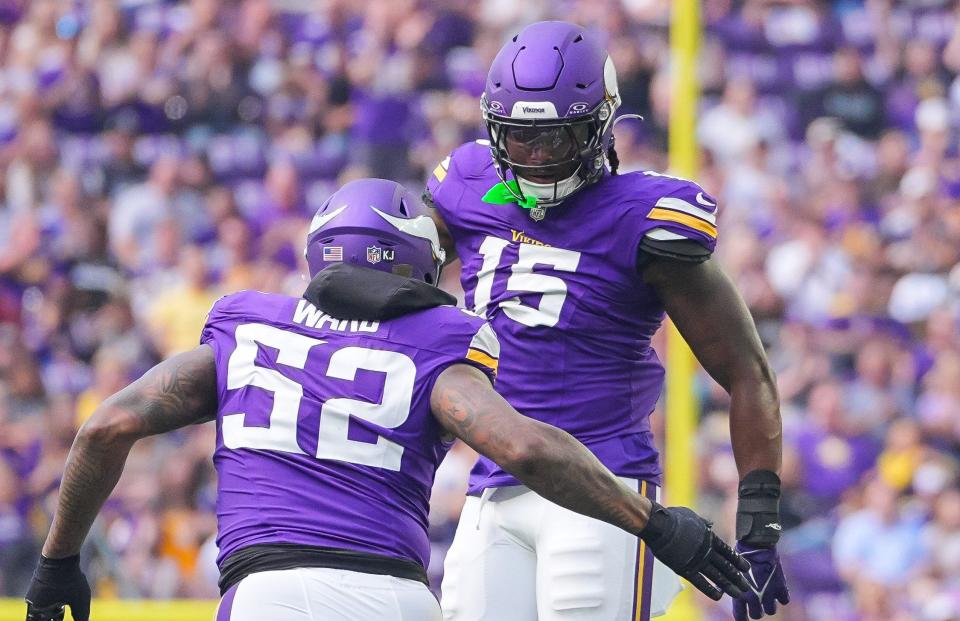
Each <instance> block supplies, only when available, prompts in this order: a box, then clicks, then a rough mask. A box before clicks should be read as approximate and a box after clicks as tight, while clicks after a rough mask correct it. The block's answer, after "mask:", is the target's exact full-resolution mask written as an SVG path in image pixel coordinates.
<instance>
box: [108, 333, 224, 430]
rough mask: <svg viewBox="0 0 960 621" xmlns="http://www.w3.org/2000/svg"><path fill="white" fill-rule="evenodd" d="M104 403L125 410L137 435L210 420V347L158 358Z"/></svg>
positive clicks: (213, 383) (213, 406)
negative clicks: (145, 371)
mask: <svg viewBox="0 0 960 621" xmlns="http://www.w3.org/2000/svg"><path fill="white" fill-rule="evenodd" d="M106 404H109V406H110V407H114V408H118V409H119V410H121V411H123V412H126V413H128V414H129V416H130V423H131V426H132V430H133V432H134V433H135V434H136V435H137V436H138V437H144V436H150V435H156V434H158V433H164V432H167V431H172V430H174V429H179V428H180V427H185V426H187V425H192V424H194V423H201V422H206V421H209V420H213V419H214V418H216V416H217V366H216V361H215V359H214V355H213V349H211V348H210V346H208V345H201V346H200V347H197V348H196V349H194V350H193V351H189V352H186V353H183V354H179V355H177V356H174V357H172V358H170V359H169V360H166V361H164V362H161V363H160V364H158V365H157V366H155V367H154V368H152V369H150V370H149V371H147V373H146V374H145V375H144V376H143V377H141V378H140V379H139V380H137V381H136V382H134V383H132V384H130V385H129V386H127V387H126V388H124V389H123V390H121V391H120V392H118V393H117V394H116V395H114V396H113V397H111V398H110V399H108V400H107V402H106Z"/></svg>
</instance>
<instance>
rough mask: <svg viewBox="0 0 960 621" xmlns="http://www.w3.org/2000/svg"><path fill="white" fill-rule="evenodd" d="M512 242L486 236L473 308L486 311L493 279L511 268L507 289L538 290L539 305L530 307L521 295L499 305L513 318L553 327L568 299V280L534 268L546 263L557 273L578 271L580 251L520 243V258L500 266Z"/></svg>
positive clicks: (481, 246) (527, 324)
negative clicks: (510, 263) (565, 280)
mask: <svg viewBox="0 0 960 621" xmlns="http://www.w3.org/2000/svg"><path fill="white" fill-rule="evenodd" d="M509 245H510V242H508V241H507V240H505V239H500V238H499V237H487V238H486V239H484V240H483V243H482V244H481V245H480V254H481V255H482V256H483V263H482V264H481V266H480V270H479V271H478V272H477V286H476V289H475V290H474V294H473V310H474V312H475V313H477V314H478V315H480V316H483V317H487V318H488V319H489V318H490V316H489V315H488V313H487V310H488V307H489V306H490V301H491V296H492V294H493V281H494V278H495V277H496V275H497V271H498V270H500V269H501V268H502V269H504V270H505V269H507V268H509V270H510V276H509V277H508V278H507V283H506V288H507V292H508V295H509V293H510V292H516V293H517V294H523V293H539V294H541V298H540V302H539V304H537V306H529V305H527V304H524V303H523V302H521V301H520V298H519V295H518V296H514V297H510V298H507V299H504V300H502V301H501V302H500V303H499V307H500V308H501V309H502V310H503V312H504V314H506V316H507V317H509V318H510V319H512V320H514V321H516V322H518V323H522V324H523V325H525V326H530V327H536V326H545V327H548V328H550V327H553V326H555V325H557V322H558V321H560V312H561V311H562V310H563V304H564V302H565V301H566V299H567V283H565V282H564V281H563V279H562V278H560V277H558V276H551V275H549V274H544V273H542V272H535V271H533V268H534V266H537V265H545V266H548V267H550V268H552V269H554V270H556V271H558V272H570V273H572V272H575V271H576V270H577V266H578V265H579V264H580V253H579V252H576V251H573V250H564V249H563V248H553V247H551V246H536V245H533V244H523V243H522V244H520V246H519V250H518V253H517V261H516V263H514V264H513V265H504V266H501V265H500V262H501V260H502V258H503V251H504V249H505V248H506V247H507V246H509Z"/></svg>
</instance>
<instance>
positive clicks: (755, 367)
mask: <svg viewBox="0 0 960 621" xmlns="http://www.w3.org/2000/svg"><path fill="white" fill-rule="evenodd" d="M730 375H731V377H730V382H729V383H730V387H729V390H730V391H731V392H732V391H733V390H737V389H741V390H749V391H752V392H757V393H761V394H764V395H765V396H766V397H767V398H768V399H772V400H774V401H776V402H777V405H778V406H779V401H780V395H779V392H778V390H777V376H776V374H775V373H774V372H773V369H772V368H771V367H770V363H769V362H768V361H767V357H766V355H765V354H764V353H763V351H757V352H753V353H751V354H749V355H746V356H741V357H739V359H738V361H737V364H734V365H731V367H730Z"/></svg>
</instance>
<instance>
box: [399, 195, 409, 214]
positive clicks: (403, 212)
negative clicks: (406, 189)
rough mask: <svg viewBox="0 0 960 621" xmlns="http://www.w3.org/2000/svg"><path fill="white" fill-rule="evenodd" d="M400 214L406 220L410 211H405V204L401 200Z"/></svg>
mask: <svg viewBox="0 0 960 621" xmlns="http://www.w3.org/2000/svg"><path fill="white" fill-rule="evenodd" d="M400 213H402V214H403V215H404V216H406V217H407V218H409V217H410V211H409V210H408V209H407V202H406V201H405V200H403V199H402V198H401V199H400Z"/></svg>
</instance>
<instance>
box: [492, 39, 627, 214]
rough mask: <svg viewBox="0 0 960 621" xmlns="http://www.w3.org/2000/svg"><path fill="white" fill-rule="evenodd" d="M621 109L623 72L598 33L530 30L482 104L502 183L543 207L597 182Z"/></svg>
mask: <svg viewBox="0 0 960 621" xmlns="http://www.w3.org/2000/svg"><path fill="white" fill-rule="evenodd" d="M619 106H620V91H619V89H618V87H617V72H616V70H615V69H614V67H613V61H612V60H611V59H610V56H609V55H608V54H607V51H606V49H605V48H604V46H603V44H602V42H601V41H600V38H599V36H598V35H597V34H596V33H594V32H591V31H588V30H586V29H584V28H581V27H580V26H577V25H575V24H569V23H567V22H538V23H536V24H531V25H530V26H527V27H526V28H524V29H523V30H522V31H521V32H520V34H518V35H516V36H514V37H513V39H511V40H510V42H508V43H507V44H506V45H505V46H504V47H503V49H501V50H500V53H499V54H497V57H496V58H495V59H494V61H493V65H492V66H491V67H490V73H489V74H488V75H487V84H486V90H485V92H484V94H483V97H482V98H481V101H480V108H481V110H482V111H483V118H484V122H485V123H486V126H487V132H488V133H489V134H490V148H491V151H492V152H493V159H494V161H495V162H496V167H497V173H498V174H499V175H500V178H501V180H503V181H504V182H506V181H507V180H508V173H509V176H510V177H513V178H514V179H516V180H517V185H518V186H519V190H520V192H521V194H527V195H532V196H535V197H536V199H537V203H536V204H537V207H552V206H554V205H557V204H559V203H560V202H561V201H562V200H563V199H565V198H566V197H568V196H570V195H571V194H573V193H574V192H576V191H577V190H579V189H580V188H582V187H584V186H586V185H588V184H590V183H593V182H595V181H597V180H598V179H600V177H602V176H603V174H604V156H605V155H606V153H607V150H608V149H609V148H610V146H611V145H612V140H613V117H614V113H615V112H616V110H617V108H618V107H619ZM507 187H508V188H510V186H509V185H508V186H507ZM510 191H511V193H513V194H514V196H515V197H516V198H517V199H518V200H519V201H520V202H521V204H523V203H524V202H525V198H524V196H523V195H517V193H516V192H515V191H514V189H513V188H510Z"/></svg>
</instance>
